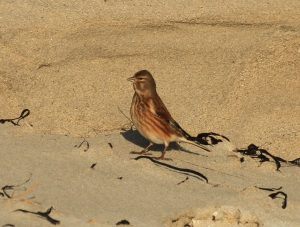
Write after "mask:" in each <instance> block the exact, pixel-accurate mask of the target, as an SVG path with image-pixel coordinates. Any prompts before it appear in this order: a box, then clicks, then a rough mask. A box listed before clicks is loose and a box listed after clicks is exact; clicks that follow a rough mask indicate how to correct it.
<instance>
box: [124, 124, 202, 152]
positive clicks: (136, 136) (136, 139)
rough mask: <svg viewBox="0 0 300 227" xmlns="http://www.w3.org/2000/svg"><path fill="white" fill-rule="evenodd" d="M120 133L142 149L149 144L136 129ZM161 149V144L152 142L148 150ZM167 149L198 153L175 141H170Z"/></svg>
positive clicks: (162, 148)
mask: <svg viewBox="0 0 300 227" xmlns="http://www.w3.org/2000/svg"><path fill="white" fill-rule="evenodd" d="M120 134H121V135H122V136H123V137H124V138H125V139H126V140H128V141H129V142H131V143H133V144H135V145H137V146H139V147H142V149H144V148H146V147H147V146H148V145H149V141H148V140H146V139H145V138H144V137H143V136H142V135H141V134H140V133H139V132H138V131H137V130H133V129H129V130H127V131H124V132H121V133H120ZM142 149H141V150H142ZM163 150H164V145H163V144H154V145H153V146H152V147H151V148H150V151H163ZM168 150H176V151H183V152H186V153H189V154H194V155H199V154H198V153H195V152H192V151H190V150H187V149H186V148H184V147H182V146H180V144H178V143H176V142H172V143H170V146H169V147H168Z"/></svg>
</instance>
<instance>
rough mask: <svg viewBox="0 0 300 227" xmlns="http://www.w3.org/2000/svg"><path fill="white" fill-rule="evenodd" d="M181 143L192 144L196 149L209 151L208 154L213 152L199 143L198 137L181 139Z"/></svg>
mask: <svg viewBox="0 0 300 227" xmlns="http://www.w3.org/2000/svg"><path fill="white" fill-rule="evenodd" d="M180 142H183V143H189V144H192V145H194V146H196V147H200V148H201V149H203V150H206V151H208V152H210V151H211V150H210V149H209V148H208V146H205V145H203V144H201V143H199V141H198V140H197V137H193V136H189V137H182V138H181V139H180Z"/></svg>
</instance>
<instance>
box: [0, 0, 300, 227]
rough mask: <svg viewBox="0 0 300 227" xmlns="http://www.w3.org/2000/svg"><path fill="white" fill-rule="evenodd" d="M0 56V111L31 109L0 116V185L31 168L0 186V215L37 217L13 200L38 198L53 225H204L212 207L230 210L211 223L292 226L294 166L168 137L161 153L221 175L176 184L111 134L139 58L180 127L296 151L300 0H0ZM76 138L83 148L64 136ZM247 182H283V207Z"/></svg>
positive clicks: (298, 204)
mask: <svg viewBox="0 0 300 227" xmlns="http://www.w3.org/2000/svg"><path fill="white" fill-rule="evenodd" d="M0 66H1V67H0V118H13V117H17V116H18V115H19V114H20V112H21V110H22V109H24V108H28V109H30V111H31V114H30V115H29V117H27V118H26V119H25V120H23V121H21V127H13V126H12V125H9V124H5V125H0V136H1V137H0V154H1V159H0V166H1V171H0V187H2V186H4V185H8V184H19V183H22V182H24V181H25V180H26V179H27V178H28V177H29V176H30V174H32V176H31V180H30V182H28V183H27V184H26V185H25V187H26V190H25V189H24V190H25V191H17V192H16V193H15V197H14V198H13V199H8V198H1V197H0V203H1V206H0V207H1V208H0V226H1V225H4V224H6V223H12V224H15V225H16V226H47V222H46V221H45V220H43V219H41V218H39V217H36V216H33V215H30V214H22V213H16V212H12V211H13V210H15V209H20V208H26V209H28V210H33V211H45V210H47V208H49V207H50V206H54V208H55V210H54V211H53V214H51V215H52V216H53V217H56V218H57V219H59V220H60V221H61V225H62V226H90V225H91V226H114V225H115V223H116V222H118V221H120V220H122V219H127V220H129V221H130V223H131V225H132V226H163V225H167V226H170V225H171V224H172V223H171V220H175V219H177V218H179V217H181V219H179V221H177V222H174V223H173V225H175V224H178V226H181V225H180V223H179V222H180V221H182V222H184V219H185V218H187V217H197V218H198V219H199V220H200V222H201V223H200V222H199V223H200V224H199V223H198V226H207V225H209V224H212V223H209V222H211V221H210V220H211V214H212V213H213V212H215V211H216V210H217V209H218V207H221V208H220V209H221V210H223V211H226V212H227V211H228V210H229V211H228V212H229V213H230V212H231V213H234V214H232V215H231V216H230V215H229V216H230V217H229V218H227V219H226V218H225V219H226V220H225V221H223V222H220V223H221V224H220V223H219V224H220V225H221V226H226V224H227V225H232V223H234V221H235V220H240V222H241V223H245V222H247V221H248V222H251V223H260V224H261V225H264V226H299V224H300V220H299V214H298V213H299V212H298V211H299V209H300V201H299V186H300V181H299V180H300V179H299V171H300V169H299V168H297V167H291V168H282V169H281V172H276V171H275V167H274V163H264V164H262V165H261V166H259V164H258V162H256V161H255V160H252V159H246V162H245V163H243V164H241V163H240V162H239V159H238V158H237V157H231V156H230V154H231V153H228V152H223V151H216V152H213V153H205V152H204V151H202V150H199V149H197V148H194V147H188V146H184V147H187V148H189V149H190V150H192V151H194V152H197V153H199V154H203V155H206V156H201V155H194V154H191V153H186V152H180V151H178V150H175V151H170V152H168V153H167V156H169V157H171V158H172V159H173V162H170V163H171V164H174V165H177V166H181V167H185V168H191V169H195V170H198V171H200V172H201V173H203V174H205V175H206V176H207V177H208V179H209V181H210V182H211V183H213V184H219V186H218V187H213V186H212V185H207V184H205V183H204V182H201V181H199V180H197V179H195V178H192V177H190V179H189V180H187V181H186V182H185V183H183V184H180V185H177V183H178V182H180V181H182V180H184V179H185V176H184V175H181V174H178V173H175V172H173V171H170V170H167V169H165V168H162V167H158V166H156V165H154V164H153V163H151V162H149V161H148V160H139V161H135V160H132V159H131V158H132V157H134V156H133V155H130V154H129V152H130V151H131V150H140V149H141V146H139V145H146V143H145V141H143V140H142V139H141V138H139V137H138V134H136V133H133V134H130V133H129V134H125V137H126V138H127V139H126V138H125V137H124V136H122V134H120V129H121V128H122V127H123V126H124V125H125V124H127V123H128V120H127V119H126V118H125V117H124V116H123V115H122V114H121V113H120V112H119V111H118V107H119V108H120V109H122V110H123V111H124V112H125V113H126V114H127V113H128V110H129V106H130V103H131V98H132V95H133V90H132V86H131V85H130V84H129V83H128V82H127V81H126V78H128V77H130V76H132V75H133V73H135V72H136V71H138V70H140V69H148V70H149V71H150V72H152V74H153V75H154V77H155V79H156V81H157V87H158V92H159V94H160V95H161V97H162V99H163V100H164V102H165V104H166V105H167V107H168V108H169V110H170V112H171V113H172V114H173V116H174V118H175V119H176V120H177V121H178V122H179V123H180V124H181V125H182V127H183V128H185V129H186V130H187V131H188V132H190V133H192V134H194V135H196V134H197V133H199V132H209V131H213V132H219V133H221V134H224V135H226V136H228V137H229V138H230V139H231V140H232V142H233V143H234V144H235V145H236V146H237V147H245V146H247V145H248V144H250V143H255V144H257V145H260V146H262V147H264V148H266V149H267V150H268V151H269V152H271V153H273V154H276V155H279V156H281V157H282V158H285V159H288V160H291V159H295V158H298V157H300V150H299V147H300V142H299V141H300V138H299V137H300V136H299V131H300V120H299V118H300V117H299V116H300V105H299V104H300V98H299V96H300V95H299V94H300V81H299V80H300V79H299V76H300V75H299V72H300V1H298V0H290V1H272V2H269V1H230V3H229V2H225V1H196V0H195V1H189V3H188V4H187V3H185V5H183V4H182V1H165V2H161V1H143V2H141V1H135V0H134V1H110V0H107V1H88V2H87V1H59V2H55V1H49V0H45V1H33V0H28V1H1V2H0ZM123 135H124V134H123ZM128 136H129V137H130V138H131V139H128ZM81 137H85V138H87V140H88V141H89V143H90V148H89V150H88V151H87V152H84V151H83V148H80V149H78V148H75V147H74V145H76V144H79V143H80V142H81V141H82V139H81ZM136 141H139V143H138V145H136V144H134V142H136ZM108 142H111V143H112V144H113V149H111V148H110V147H109V145H108ZM155 155H159V153H158V152H155ZM228 155H229V156H228ZM93 163H97V165H96V166H95V168H94V169H90V166H91V165H92V164H93ZM258 166H259V167H258ZM120 176H122V177H123V179H122V180H119V179H118V177H120ZM254 185H257V186H262V187H279V186H283V191H285V192H287V194H288V206H287V208H286V209H281V207H280V206H281V200H280V199H278V200H271V199H270V198H269V197H268V192H265V191H261V190H258V189H255V188H254V187H253V186H254ZM215 207H216V208H215ZM237 210H240V213H241V214H240V216H241V217H240V218H238V216H239V215H238V214H237V213H238V211H237ZM188 212H190V213H188ZM197 218H196V219H197ZM206 221H207V223H206ZM230 221H231V223H230V224H228V223H227V222H230ZM194 225H195V226H197V224H196V223H194ZM254 226H255V225H254Z"/></svg>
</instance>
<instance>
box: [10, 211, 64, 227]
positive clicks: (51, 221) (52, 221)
mask: <svg viewBox="0 0 300 227" xmlns="http://www.w3.org/2000/svg"><path fill="white" fill-rule="evenodd" d="M52 209H53V207H50V208H49V209H48V210H47V211H45V212H41V211H38V212H32V211H28V210H23V209H17V210H15V211H19V212H23V213H29V214H34V215H37V216H40V217H42V218H44V219H46V220H47V221H48V222H50V223H51V224H53V225H58V224H60V221H59V220H56V219H54V218H52V217H50V216H49V215H50V213H51V211H52Z"/></svg>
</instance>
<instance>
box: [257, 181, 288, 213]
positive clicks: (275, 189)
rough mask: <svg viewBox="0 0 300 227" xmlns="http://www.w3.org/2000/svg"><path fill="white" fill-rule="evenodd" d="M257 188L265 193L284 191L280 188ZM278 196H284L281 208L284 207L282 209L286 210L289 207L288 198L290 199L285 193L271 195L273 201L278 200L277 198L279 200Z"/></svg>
mask: <svg viewBox="0 0 300 227" xmlns="http://www.w3.org/2000/svg"><path fill="white" fill-rule="evenodd" d="M255 187H256V188H258V189H261V190H264V191H270V192H273V191H278V190H281V189H282V187H279V188H263V187H257V186H255ZM278 194H281V195H283V196H284V198H283V202H282V206H281V207H282V209H285V208H286V207H287V197H288V196H287V194H286V193H285V192H283V191H278V192H274V193H271V194H269V197H271V198H272V199H276V198H278V197H277V195H278Z"/></svg>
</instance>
